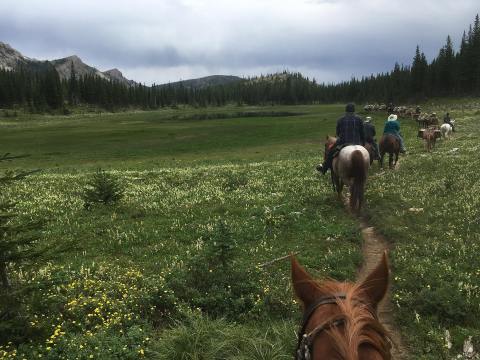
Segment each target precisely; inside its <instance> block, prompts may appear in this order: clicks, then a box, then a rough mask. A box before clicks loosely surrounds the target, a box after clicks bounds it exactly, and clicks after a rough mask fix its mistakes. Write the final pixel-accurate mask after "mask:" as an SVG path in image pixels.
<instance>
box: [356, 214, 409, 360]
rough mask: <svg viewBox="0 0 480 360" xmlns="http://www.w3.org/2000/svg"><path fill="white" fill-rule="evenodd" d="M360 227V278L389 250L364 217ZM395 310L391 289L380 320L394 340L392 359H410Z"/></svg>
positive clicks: (380, 309)
mask: <svg viewBox="0 0 480 360" xmlns="http://www.w3.org/2000/svg"><path fill="white" fill-rule="evenodd" d="M360 228H361V231H362V239H363V244H362V254H363V266H362V268H361V269H360V270H359V273H358V277H359V279H363V278H365V277H366V276H367V275H368V274H369V273H370V272H371V271H372V270H373V269H374V268H375V266H377V265H378V262H379V261H380V258H381V256H382V254H383V252H384V251H385V250H389V249H390V246H389V244H388V242H387V241H386V240H385V239H384V238H383V237H382V236H381V235H379V234H377V233H376V232H375V229H374V228H373V227H371V226H369V225H368V224H367V222H366V221H365V220H363V219H360ZM393 311H394V308H393V305H392V302H391V293H390V289H389V290H388V291H387V294H386V295H385V298H384V299H383V300H382V302H381V303H380V304H379V306H378V317H379V319H380V322H381V323H382V324H383V325H384V326H385V328H386V329H387V331H388V332H389V334H390V336H391V339H392V341H393V347H392V359H393V360H405V359H408V352H407V350H406V348H405V346H404V345H403V342H402V337H401V335H400V331H399V330H398V329H397V328H396V326H395V322H394V321H393V316H392V313H393Z"/></svg>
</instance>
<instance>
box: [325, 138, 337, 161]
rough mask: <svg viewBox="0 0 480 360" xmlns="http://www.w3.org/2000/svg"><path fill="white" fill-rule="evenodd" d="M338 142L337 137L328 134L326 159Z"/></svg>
mask: <svg viewBox="0 0 480 360" xmlns="http://www.w3.org/2000/svg"><path fill="white" fill-rule="evenodd" d="M336 142H337V138H336V137H334V136H330V135H327V137H326V138H325V152H324V153H323V158H324V160H325V159H326V158H327V154H328V152H329V151H330V150H331V149H332V148H333V147H334V146H335V143H336Z"/></svg>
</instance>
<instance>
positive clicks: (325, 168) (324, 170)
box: [315, 164, 328, 175]
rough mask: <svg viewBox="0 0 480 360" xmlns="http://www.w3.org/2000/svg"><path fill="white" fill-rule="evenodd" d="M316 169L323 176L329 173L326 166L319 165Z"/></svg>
mask: <svg viewBox="0 0 480 360" xmlns="http://www.w3.org/2000/svg"><path fill="white" fill-rule="evenodd" d="M315 169H317V171H318V172H319V173H320V174H322V175H325V173H326V172H327V170H328V169H327V167H326V166H324V165H323V164H318V165H317V166H316V167H315Z"/></svg>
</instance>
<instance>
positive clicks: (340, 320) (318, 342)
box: [291, 252, 391, 360]
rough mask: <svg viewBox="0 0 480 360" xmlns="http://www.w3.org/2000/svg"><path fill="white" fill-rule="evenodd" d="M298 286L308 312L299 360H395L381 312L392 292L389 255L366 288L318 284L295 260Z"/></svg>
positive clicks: (294, 279)
mask: <svg viewBox="0 0 480 360" xmlns="http://www.w3.org/2000/svg"><path fill="white" fill-rule="evenodd" d="M291 263H292V284H293V289H294V292H295V295H296V296H297V298H298V299H299V300H300V302H301V305H302V308H303V322H302V325H301V328H300V331H299V333H298V345H297V352H296V354H295V360H307V359H310V360H322V359H325V360H335V359H336V360H341V359H344V360H354V359H359V360H381V359H390V358H391V354H390V350H391V341H390V337H389V335H388V333H387V331H386V330H385V328H384V327H383V326H382V324H381V323H380V322H379V320H378V316H377V306H378V303H379V302H380V300H382V299H383V297H384V296H385V293H386V292H387V288H388V277H389V268H388V260H387V255H386V252H385V253H384V254H383V257H382V260H381V262H380V263H379V264H378V265H377V267H376V268H375V269H374V270H373V271H372V272H371V273H370V274H369V275H368V276H367V278H366V279H365V280H363V281H361V282H357V283H355V284H352V283H339V282H336V281H324V282H317V281H315V280H314V279H313V278H312V277H311V276H310V275H309V274H308V273H307V272H306V271H305V270H304V269H303V268H302V266H300V265H299V263H298V262H297V260H296V259H295V257H294V256H293V255H292V256H291Z"/></svg>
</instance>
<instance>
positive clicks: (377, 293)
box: [359, 251, 390, 309]
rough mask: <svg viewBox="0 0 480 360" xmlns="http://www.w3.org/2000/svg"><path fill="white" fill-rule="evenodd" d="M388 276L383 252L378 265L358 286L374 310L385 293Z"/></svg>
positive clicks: (388, 272) (386, 260)
mask: <svg viewBox="0 0 480 360" xmlns="http://www.w3.org/2000/svg"><path fill="white" fill-rule="evenodd" d="M389 274H390V270H389V266H388V257H387V251H384V253H383V255H382V259H381V260H380V263H379V264H378V265H377V267H376V268H375V269H373V271H372V272H371V273H370V274H369V275H368V276H367V278H366V279H365V280H363V282H362V283H361V284H360V286H359V289H360V291H362V292H363V293H364V294H365V296H366V297H367V300H368V302H369V303H370V305H372V306H373V307H374V308H375V309H376V308H377V305H378V303H379V302H380V301H381V300H382V299H383V297H384V296H385V294H386V292H387V289H388V277H389Z"/></svg>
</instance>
